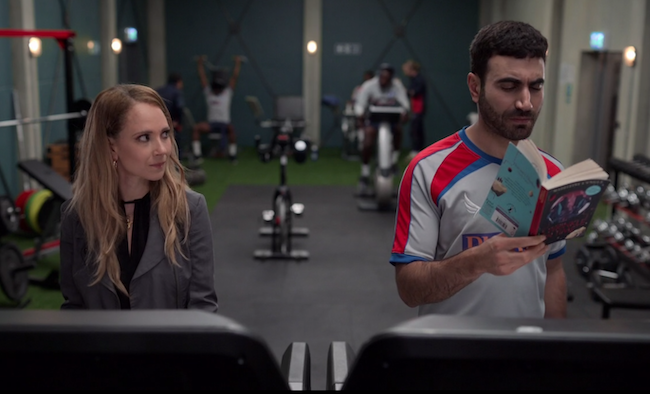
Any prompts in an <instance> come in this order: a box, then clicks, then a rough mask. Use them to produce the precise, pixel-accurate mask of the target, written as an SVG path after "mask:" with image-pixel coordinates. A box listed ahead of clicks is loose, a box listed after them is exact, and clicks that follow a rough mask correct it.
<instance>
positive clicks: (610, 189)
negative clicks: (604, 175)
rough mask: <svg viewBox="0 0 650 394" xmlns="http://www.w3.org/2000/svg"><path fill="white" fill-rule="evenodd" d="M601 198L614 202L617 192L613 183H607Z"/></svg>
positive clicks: (616, 198) (616, 199)
mask: <svg viewBox="0 0 650 394" xmlns="http://www.w3.org/2000/svg"><path fill="white" fill-rule="evenodd" d="M603 198H604V199H605V201H609V202H616V201H618V193H617V192H616V188H615V187H614V185H612V184H611V183H610V184H609V185H607V188H606V189H605V193H604V194H603Z"/></svg>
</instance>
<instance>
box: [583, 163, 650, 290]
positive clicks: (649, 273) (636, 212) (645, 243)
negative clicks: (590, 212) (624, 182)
mask: <svg viewBox="0 0 650 394" xmlns="http://www.w3.org/2000/svg"><path fill="white" fill-rule="evenodd" d="M609 169H610V171H611V172H612V185H611V189H612V190H614V191H616V192H615V193H613V197H614V198H612V193H606V195H605V198H604V199H603V201H604V202H605V203H606V204H608V205H609V206H610V208H611V223H609V226H610V228H608V229H604V226H603V225H602V224H601V229H600V231H597V233H598V238H599V239H600V241H601V242H606V243H607V244H609V245H611V246H612V247H613V248H614V249H615V250H616V252H617V255H618V258H619V261H620V262H621V264H623V265H625V266H626V267H627V268H629V269H630V270H633V271H634V272H635V273H637V274H638V275H639V276H640V277H642V278H644V279H645V280H647V281H648V282H649V283H650V236H649V235H648V233H650V158H648V157H646V156H644V155H641V154H636V155H634V157H633V160H632V161H625V160H621V159H617V158H611V159H610V160H609ZM621 175H628V176H630V177H632V178H633V179H634V180H635V181H636V182H637V183H638V185H636V190H634V189H633V190H631V191H630V190H628V189H627V188H621V186H620V185H619V183H620V181H621ZM644 191H645V192H644ZM615 217H618V220H615V219H614V218H615ZM612 226H614V227H612ZM592 234H593V233H592ZM592 240H594V237H592Z"/></svg>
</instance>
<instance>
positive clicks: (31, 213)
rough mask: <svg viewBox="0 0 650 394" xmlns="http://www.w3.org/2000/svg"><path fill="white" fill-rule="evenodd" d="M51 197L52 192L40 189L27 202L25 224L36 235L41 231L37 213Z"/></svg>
mask: <svg viewBox="0 0 650 394" xmlns="http://www.w3.org/2000/svg"><path fill="white" fill-rule="evenodd" d="M51 196H52V191H50V190H48V189H42V190H39V191H37V192H36V193H34V194H33V195H32V196H31V197H30V198H29V200H28V201H27V211H26V212H25V215H26V218H27V224H29V227H30V228H31V229H32V230H33V231H34V232H36V234H40V233H41V231H42V230H41V227H40V226H39V223H38V213H39V212H40V210H41V208H42V207H43V204H44V203H45V201H46V200H47V199H48V198H50V197H51Z"/></svg>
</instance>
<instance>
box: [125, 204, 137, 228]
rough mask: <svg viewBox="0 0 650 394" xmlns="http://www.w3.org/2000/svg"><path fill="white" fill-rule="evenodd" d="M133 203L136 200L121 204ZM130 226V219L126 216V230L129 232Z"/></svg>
mask: <svg viewBox="0 0 650 394" xmlns="http://www.w3.org/2000/svg"><path fill="white" fill-rule="evenodd" d="M135 201H136V200H131V201H124V202H123V204H135ZM132 224H133V222H132V221H131V218H130V217H128V216H127V217H126V229H127V230H130V229H131V225H132Z"/></svg>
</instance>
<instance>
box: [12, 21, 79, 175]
mask: <svg viewBox="0 0 650 394" xmlns="http://www.w3.org/2000/svg"><path fill="white" fill-rule="evenodd" d="M75 36H76V32H74V31H72V30H22V29H0V37H41V38H53V39H55V40H57V43H58V44H59V47H61V49H62V50H63V52H64V73H65V96H66V106H67V109H68V114H69V115H70V116H72V115H73V114H75V113H80V112H83V111H78V110H76V109H78V107H79V105H78V103H77V104H76V103H75V99H74V78H73V72H72V71H73V70H72V64H73V54H74V44H73V42H72V39H73V38H74V37H75ZM76 118H78V116H75V117H72V118H67V119H68V152H69V153H68V155H69V160H70V179H71V180H72V179H74V172H75V163H76V152H75V146H76V142H77V130H76V127H75V121H76ZM18 124H20V123H18Z"/></svg>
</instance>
